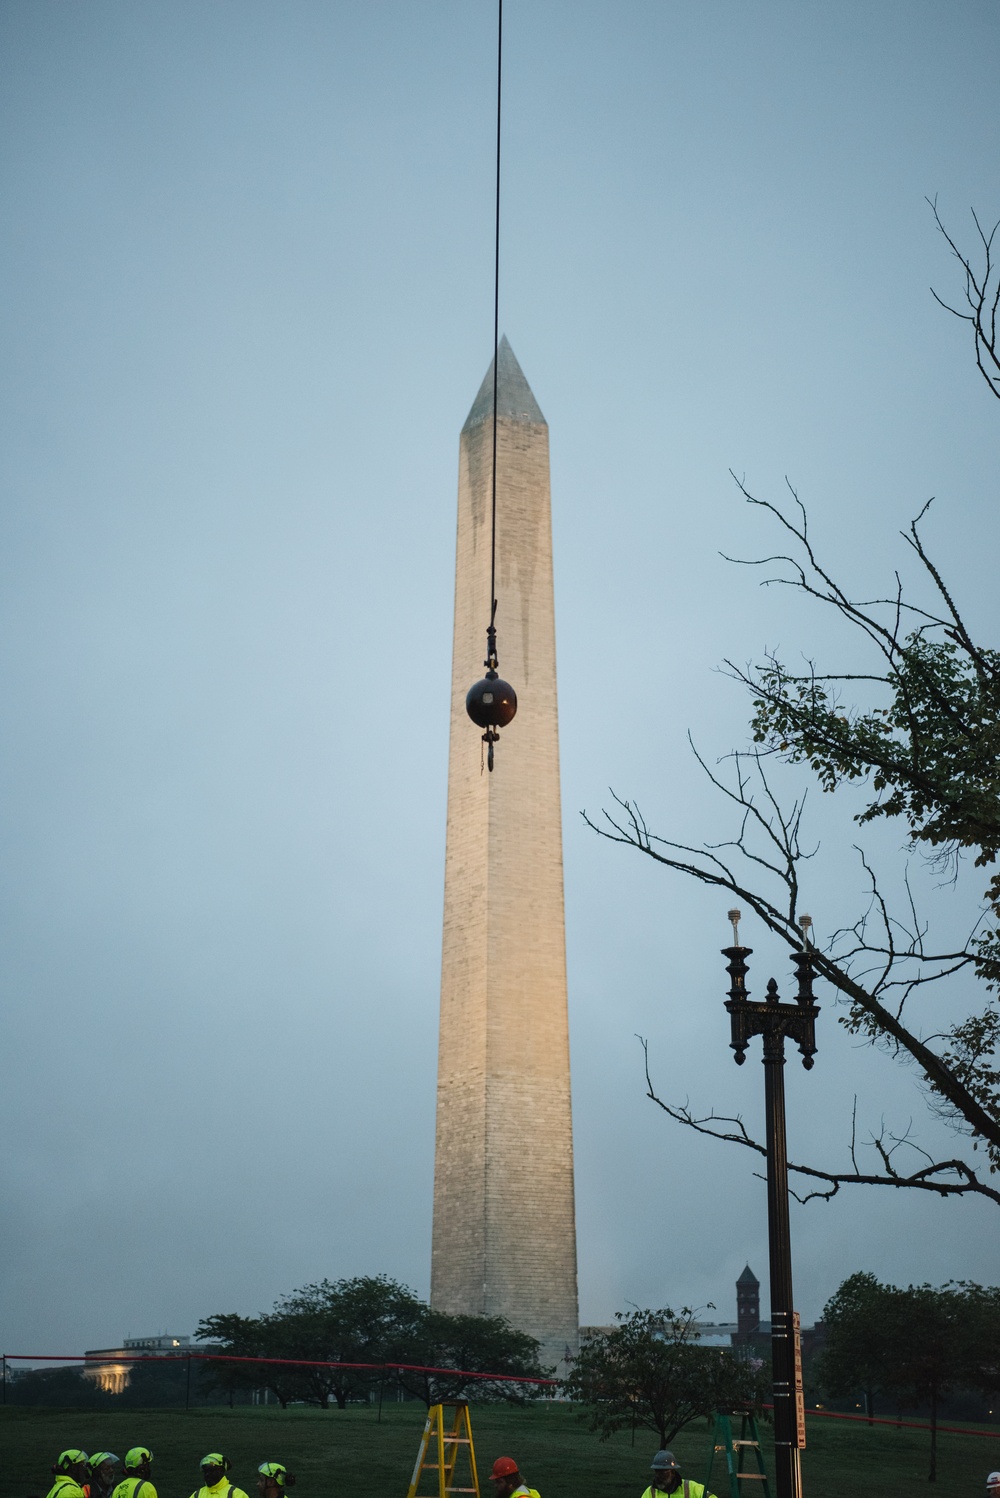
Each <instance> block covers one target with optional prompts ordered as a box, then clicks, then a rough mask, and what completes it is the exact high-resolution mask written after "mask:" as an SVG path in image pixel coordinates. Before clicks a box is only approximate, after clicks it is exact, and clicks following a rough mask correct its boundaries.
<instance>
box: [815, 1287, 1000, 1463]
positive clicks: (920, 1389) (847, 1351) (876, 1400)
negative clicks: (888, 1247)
mask: <svg viewBox="0 0 1000 1498" xmlns="http://www.w3.org/2000/svg"><path fill="white" fill-rule="evenodd" d="M823 1325H824V1328H825V1331H826V1343H825V1347H824V1349H823V1352H822V1354H821V1355H820V1357H819V1359H818V1363H817V1368H816V1377H817V1379H818V1381H819V1383H820V1384H821V1386H822V1387H823V1388H824V1389H826V1390H827V1392H828V1393H830V1394H831V1395H833V1396H834V1397H838V1396H844V1395H847V1396H854V1395H859V1394H860V1395H863V1396H864V1399H865V1404H866V1406H867V1412H868V1413H869V1414H870V1415H874V1412H875V1410H876V1408H877V1407H879V1405H880V1404H885V1405H888V1406H889V1407H894V1408H896V1409H900V1408H906V1407H909V1408H911V1409H912V1408H913V1407H914V1406H918V1407H922V1408H924V1409H926V1411H927V1413H928V1416H929V1420H930V1427H931V1434H930V1472H929V1474H928V1475H929V1479H930V1481H931V1482H933V1481H934V1480H935V1478H936V1476H937V1424H938V1414H939V1410H940V1407H941V1404H942V1401H943V1400H945V1399H948V1398H950V1397H952V1396H954V1395H955V1394H958V1393H961V1392H965V1391H975V1392H976V1393H979V1394H982V1395H984V1396H985V1397H986V1398H997V1397H1000V1288H998V1287H996V1286H993V1285H976V1284H972V1283H969V1282H959V1283H955V1284H950V1285H945V1286H943V1287H941V1288H939V1289H936V1288H935V1287H934V1286H932V1285H909V1286H907V1287H906V1289H900V1288H899V1287H898V1286H896V1285H883V1284H881V1283H880V1282H879V1280H877V1279H876V1278H875V1276H874V1275H873V1274H865V1273H860V1274H852V1275H851V1277H850V1278H849V1279H846V1280H845V1281H844V1283H843V1284H842V1285H841V1286H840V1289H839V1290H838V1291H837V1292H836V1294H835V1295H834V1296H833V1297H832V1298H831V1299H830V1300H829V1301H828V1302H827V1305H826V1307H825V1309H824V1311H823Z"/></svg>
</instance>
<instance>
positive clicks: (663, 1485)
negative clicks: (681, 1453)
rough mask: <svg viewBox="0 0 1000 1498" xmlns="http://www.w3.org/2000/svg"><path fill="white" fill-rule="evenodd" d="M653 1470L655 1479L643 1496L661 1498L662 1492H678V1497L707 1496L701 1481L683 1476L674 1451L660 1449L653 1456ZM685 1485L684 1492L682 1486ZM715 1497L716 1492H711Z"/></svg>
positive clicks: (702, 1497)
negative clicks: (694, 1480)
mask: <svg viewBox="0 0 1000 1498" xmlns="http://www.w3.org/2000/svg"><path fill="white" fill-rule="evenodd" d="M651 1471H652V1473H653V1480H652V1482H651V1483H650V1484H649V1487H648V1488H647V1489H646V1491H645V1492H644V1493H643V1495H642V1498H659V1495H660V1494H661V1493H677V1495H678V1498H705V1489H704V1487H703V1486H702V1484H701V1483H700V1482H691V1480H690V1479H689V1478H687V1477H682V1476H681V1465H680V1462H679V1461H677V1459H676V1457H675V1456H674V1453H673V1452H672V1451H658V1452H657V1453H656V1455H655V1456H654V1457H653V1463H652V1468H651ZM682 1487H683V1493H681V1491H680V1490H681V1488H682ZM709 1498H714V1494H709Z"/></svg>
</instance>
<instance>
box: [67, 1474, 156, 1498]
mask: <svg viewBox="0 0 1000 1498" xmlns="http://www.w3.org/2000/svg"><path fill="white" fill-rule="evenodd" d="M67 1498H68V1495H67ZM111 1498H156V1489H155V1488H154V1487H153V1484H152V1483H151V1482H150V1480H149V1478H148V1477H123V1478H122V1480H121V1482H120V1483H119V1484H118V1486H117V1487H116V1488H115V1490H114V1492H113V1493H112V1494H111Z"/></svg>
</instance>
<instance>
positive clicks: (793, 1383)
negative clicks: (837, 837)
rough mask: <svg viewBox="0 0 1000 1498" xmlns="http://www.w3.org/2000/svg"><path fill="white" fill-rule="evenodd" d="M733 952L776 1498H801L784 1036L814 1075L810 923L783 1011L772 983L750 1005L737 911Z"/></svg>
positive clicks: (735, 1028) (735, 1041)
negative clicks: (759, 1097)
mask: <svg viewBox="0 0 1000 1498" xmlns="http://www.w3.org/2000/svg"><path fill="white" fill-rule="evenodd" d="M729 919H730V921H731V922H732V926H733V945H732V946H731V947H723V949H722V955H723V957H728V958H729V963H728V966H727V968H726V971H727V972H728V973H729V975H730V977H731V978H732V987H731V988H730V990H729V998H728V999H727V1001H726V1008H727V1010H728V1011H729V1015H730V1018H731V1021H732V1034H733V1038H732V1040H731V1042H730V1044H731V1046H732V1049H733V1050H734V1051H735V1053H736V1064H737V1066H742V1065H743V1062H744V1061H745V1060H746V1050H747V1045H748V1044H749V1042H750V1040H751V1039H752V1038H753V1036H755V1035H762V1036H763V1038H764V1103H765V1109H766V1112H767V1231H768V1249H769V1257H770V1261H771V1361H772V1365H773V1373H774V1464H775V1493H776V1498H801V1494H802V1473H801V1468H800V1464H799V1451H800V1450H801V1448H802V1447H803V1446H804V1445H805V1431H804V1429H803V1422H802V1421H801V1419H800V1412H801V1409H802V1403H801V1399H802V1394H801V1383H800V1382H799V1381H798V1379H797V1377H796V1375H797V1371H798V1359H797V1357H796V1350H797V1341H798V1328H797V1325H796V1323H795V1321H794V1315H793V1311H792V1249H791V1240H790V1234H789V1223H788V1153H787V1148H786V1143H785V1077H784V1065H785V1037H786V1036H787V1037H788V1038H789V1040H794V1041H795V1042H796V1043H797V1045H798V1048H799V1050H800V1051H801V1053H802V1065H803V1066H804V1067H805V1068H806V1070H807V1071H808V1070H810V1068H811V1067H812V1064H813V1056H814V1055H815V1053H816V1044H815V1041H816V1016H817V1014H818V1013H819V1008H818V1006H817V1005H816V1004H815V1003H814V1001H813V991H812V985H813V967H812V962H813V953H812V947H811V946H810V943H809V931H810V928H811V926H812V921H811V919H810V918H809V916H807V915H804V916H802V917H801V920H800V925H801V927H802V935H803V945H802V950H801V951H799V952H796V953H794V955H793V958H792V960H793V962H794V963H795V967H796V978H797V982H798V992H797V993H796V996H795V1002H794V1004H783V1003H782V1002H781V1000H780V998H779V997H778V985H777V983H776V982H775V980H774V979H773V978H770V979H768V984H767V998H766V999H765V1001H764V1002H763V1003H751V1001H750V999H749V997H748V994H747V986H746V975H747V961H746V959H747V958H748V957H749V956H750V954H751V951H752V950H753V949H752V948H751V947H741V946H740V944H739V943H740V933H739V920H740V912H739V911H738V910H731V911H730V912H729Z"/></svg>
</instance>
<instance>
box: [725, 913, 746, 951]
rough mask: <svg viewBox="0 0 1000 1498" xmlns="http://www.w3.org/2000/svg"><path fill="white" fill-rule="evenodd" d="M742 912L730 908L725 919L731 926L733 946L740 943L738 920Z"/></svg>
mask: <svg viewBox="0 0 1000 1498" xmlns="http://www.w3.org/2000/svg"><path fill="white" fill-rule="evenodd" d="M742 914H743V912H742V911H740V910H730V911H729V912H728V913H727V919H728V921H729V924H730V925H731V926H732V928H733V946H734V947H738V946H739V944H740V920H741V918H742Z"/></svg>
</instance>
